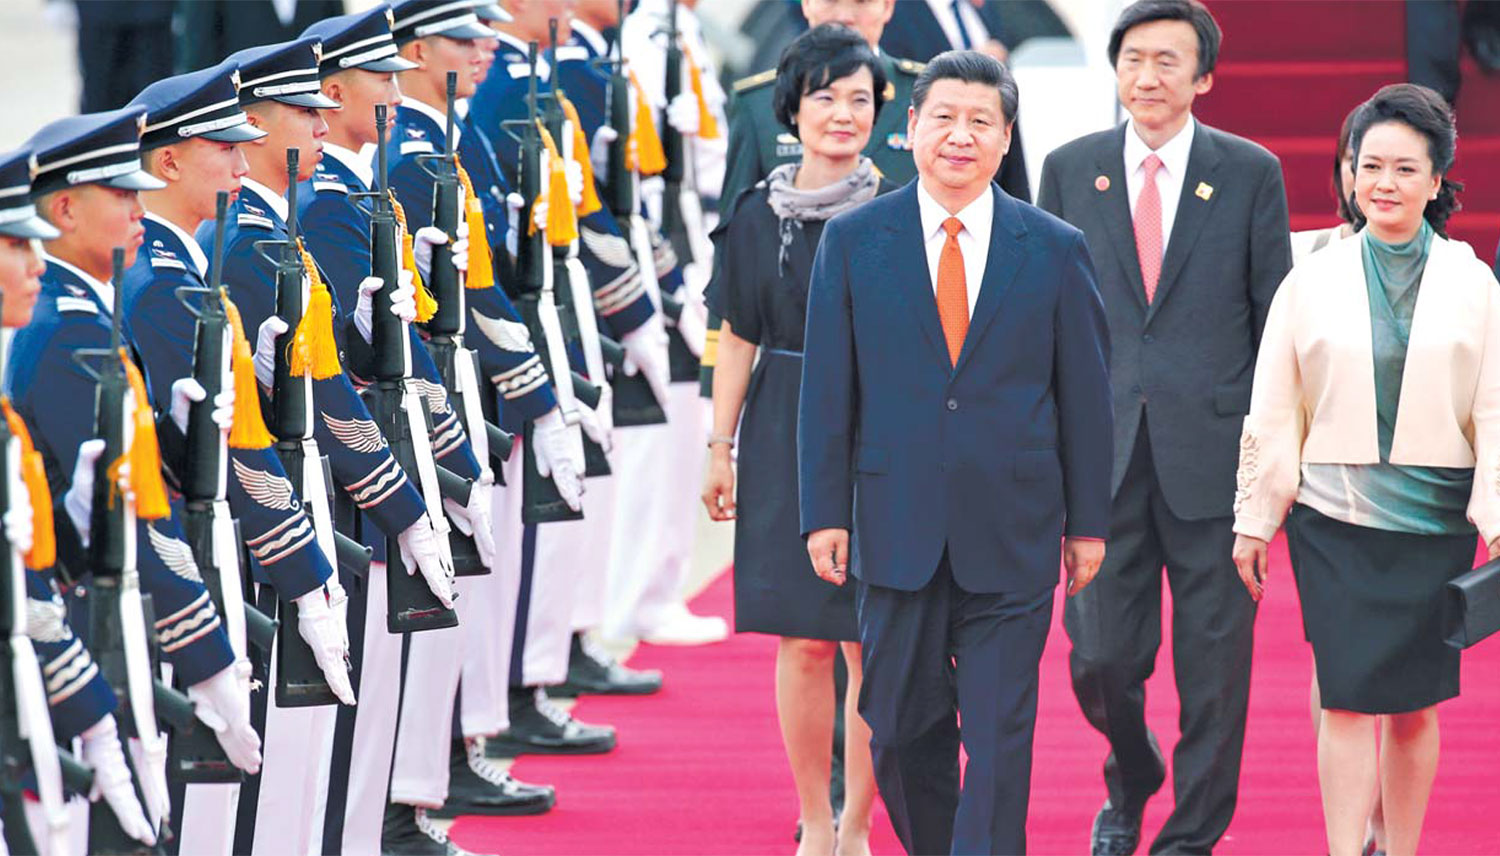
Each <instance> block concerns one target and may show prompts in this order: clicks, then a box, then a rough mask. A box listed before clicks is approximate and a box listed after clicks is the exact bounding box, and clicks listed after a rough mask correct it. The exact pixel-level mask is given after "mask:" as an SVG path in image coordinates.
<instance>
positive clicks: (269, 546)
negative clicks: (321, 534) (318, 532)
mask: <svg viewBox="0 0 1500 856" xmlns="http://www.w3.org/2000/svg"><path fill="white" fill-rule="evenodd" d="M312 531H313V528H312V525H311V524H310V523H308V521H307V516H306V515H303V516H302V517H301V518H300V519H299V520H298V521H297V526H296V527H294V528H292V529H289V530H287V531H286V532H284V533H283V534H282V535H281V536H280V537H278V538H276V540H274V541H268V542H266V543H264V544H259V545H254V546H251V548H250V552H251V553H253V554H254V555H255V558H256V559H258V560H259V561H260V563H261V564H262V565H264V564H266V556H269V555H272V554H274V553H276V552H278V551H280V550H282V549H283V548H285V547H286V545H287V544H290V543H291V542H293V541H297V540H300V539H301V538H303V537H304V536H306V535H308V534H309V533H311V532H312Z"/></svg>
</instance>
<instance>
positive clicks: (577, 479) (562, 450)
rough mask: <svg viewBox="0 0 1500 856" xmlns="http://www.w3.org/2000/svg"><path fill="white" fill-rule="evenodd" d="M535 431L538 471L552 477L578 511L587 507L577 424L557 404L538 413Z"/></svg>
mask: <svg viewBox="0 0 1500 856" xmlns="http://www.w3.org/2000/svg"><path fill="white" fill-rule="evenodd" d="M535 428H536V430H534V431H532V432H531V438H532V443H533V444H534V445H535V446H536V450H535V452H536V471H537V473H538V474H539V475H540V476H541V477H542V478H551V479H552V481H553V482H554V483H556V484H557V492H558V493H559V494H561V495H562V498H563V502H566V503H567V504H568V507H569V508H571V509H573V510H574V511H578V510H579V509H581V508H583V447H582V446H581V445H580V444H579V443H577V442H575V441H574V437H575V436H576V435H575V434H574V431H573V428H572V427H571V426H569V425H568V424H567V423H566V422H564V421H563V416H562V411H561V410H559V409H558V408H556V407H554V408H552V409H551V410H549V411H547V412H546V413H543V414H542V415H541V416H539V417H537V420H536V423H535Z"/></svg>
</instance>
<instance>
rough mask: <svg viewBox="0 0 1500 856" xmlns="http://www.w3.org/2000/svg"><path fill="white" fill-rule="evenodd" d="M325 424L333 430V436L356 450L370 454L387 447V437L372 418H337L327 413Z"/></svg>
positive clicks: (324, 418)
mask: <svg viewBox="0 0 1500 856" xmlns="http://www.w3.org/2000/svg"><path fill="white" fill-rule="evenodd" d="M323 424H325V425H327V426H328V430H329V431H331V432H333V436H334V437H336V438H337V439H338V441H339V442H340V443H343V444H344V445H345V446H347V447H349V448H350V449H351V450H353V451H355V452H360V453H361V454H369V453H370V452H378V451H380V450H381V449H384V448H385V447H386V442H385V438H384V437H382V436H380V428H379V427H377V426H376V425H375V422H374V421H373V420H370V419H358V418H355V419H335V418H334V417H332V416H329V415H328V414H327V413H324V414H323Z"/></svg>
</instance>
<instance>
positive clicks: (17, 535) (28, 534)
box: [4, 500, 36, 553]
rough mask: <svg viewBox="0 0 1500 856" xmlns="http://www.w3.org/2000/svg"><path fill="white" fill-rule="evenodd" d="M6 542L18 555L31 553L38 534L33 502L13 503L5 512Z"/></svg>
mask: <svg viewBox="0 0 1500 856" xmlns="http://www.w3.org/2000/svg"><path fill="white" fill-rule="evenodd" d="M4 520H5V540H7V541H9V542H10V546H11V548H12V549H14V550H15V551H16V552H17V553H30V552H31V545H32V543H33V538H34V536H35V534H36V515H35V513H34V512H32V510H31V502H30V501H29V500H28V501H26V502H12V503H11V504H10V508H9V509H8V510H7V511H6V512H5V518H4Z"/></svg>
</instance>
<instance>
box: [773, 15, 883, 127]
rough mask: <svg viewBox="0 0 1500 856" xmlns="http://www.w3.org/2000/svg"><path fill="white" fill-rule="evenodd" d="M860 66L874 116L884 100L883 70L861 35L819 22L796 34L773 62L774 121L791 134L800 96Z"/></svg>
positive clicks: (838, 78) (839, 26) (840, 26)
mask: <svg viewBox="0 0 1500 856" xmlns="http://www.w3.org/2000/svg"><path fill="white" fill-rule="evenodd" d="M861 68H868V69H869V70H870V78H871V81H872V86H873V87H874V96H875V115H877V116H879V115H880V105H882V104H884V103H885V85H886V77H885V69H883V68H881V67H880V60H879V59H877V58H876V57H875V52H874V51H872V50H870V43H869V42H867V41H865V40H864V37H862V36H860V34H859V33H856V32H854V31H853V30H851V29H849V28H848V27H846V26H844V25H843V24H821V25H819V26H816V27H813V28H812V29H811V30H808V31H807V32H805V33H803V34H802V35H800V36H798V37H797V38H796V39H795V40H794V41H793V42H792V43H791V44H789V45H787V46H786V50H784V51H782V52H781V61H780V62H778V63H777V64H776V90H775V91H774V92H773V93H772V94H771V109H772V111H773V112H774V113H775V114H776V121H778V122H780V123H781V124H782V125H783V126H785V127H786V129H787V130H788V131H791V132H792V133H794V134H795V133H796V132H797V108H798V106H799V105H801V103H802V96H804V95H807V94H808V93H810V92H816V91H818V90H819V89H822V88H824V87H826V86H828V85H829V84H831V83H833V82H834V81H835V80H841V79H843V78H845V77H848V76H849V75H851V74H855V73H857V72H858V71H859V70H860V69H861Z"/></svg>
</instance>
